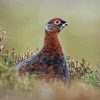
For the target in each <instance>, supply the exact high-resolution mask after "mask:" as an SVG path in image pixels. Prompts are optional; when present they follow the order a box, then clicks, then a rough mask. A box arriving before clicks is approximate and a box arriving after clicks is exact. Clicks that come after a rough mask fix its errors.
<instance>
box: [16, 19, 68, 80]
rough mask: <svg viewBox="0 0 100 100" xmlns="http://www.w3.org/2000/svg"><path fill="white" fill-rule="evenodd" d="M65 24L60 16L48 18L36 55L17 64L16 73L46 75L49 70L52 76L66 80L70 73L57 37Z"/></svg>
mask: <svg viewBox="0 0 100 100" xmlns="http://www.w3.org/2000/svg"><path fill="white" fill-rule="evenodd" d="M67 25H68V23H67V22H66V21H64V20H62V19H60V18H54V19H52V20H50V21H49V22H48V23H47V25H46V27H45V38H44V44H43V47H42V49H41V50H40V51H39V52H38V53H37V54H36V55H34V56H32V57H31V58H28V59H26V60H24V61H22V62H20V63H19V64H17V65H16V70H17V73H19V74H20V73H25V72H26V73H28V74H29V75H31V74H36V73H38V74H39V73H44V74H47V75H48V73H49V71H50V70H51V71H53V73H54V75H53V77H55V78H59V79H61V80H64V82H67V81H68V80H69V79H70V73H69V68H68V64H67V62H66V58H65V56H64V53H63V49H62V45H61V43H60V39H59V32H60V31H61V30H62V29H63V28H64V27H65V26H67Z"/></svg>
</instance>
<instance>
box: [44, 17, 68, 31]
mask: <svg viewBox="0 0 100 100" xmlns="http://www.w3.org/2000/svg"><path fill="white" fill-rule="evenodd" d="M65 26H68V23H67V22H66V21H64V20H62V19H60V18H54V19H52V20H50V21H49V22H48V23H47V25H46V28H45V30H46V31H47V32H49V33H59V32H60V31H61V30H62V29H63V28H64V27H65Z"/></svg>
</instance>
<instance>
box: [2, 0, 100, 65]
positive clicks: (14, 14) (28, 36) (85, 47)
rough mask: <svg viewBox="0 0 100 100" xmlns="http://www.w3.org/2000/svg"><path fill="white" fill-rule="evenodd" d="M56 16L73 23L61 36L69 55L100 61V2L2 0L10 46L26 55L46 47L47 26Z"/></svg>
mask: <svg viewBox="0 0 100 100" xmlns="http://www.w3.org/2000/svg"><path fill="white" fill-rule="evenodd" d="M55 17H59V18H62V19H64V20H67V21H68V22H69V27H67V28H64V30H63V31H61V33H60V38H61V42H62V44H63V47H64V52H65V54H66V55H70V56H73V57H76V58H77V57H78V58H82V57H84V58H86V60H87V61H88V62H90V63H91V64H96V62H97V61H99V60H100V1H99V0H0V28H2V27H3V28H5V30H6V31H7V36H9V37H10V38H9V39H8V43H7V47H6V48H8V49H12V48H13V47H14V48H15V49H16V51H17V52H18V53H23V52H25V51H26V50H27V48H30V49H33V50H36V48H39V49H40V48H41V47H42V45H43V38H44V28H45V25H46V23H47V22H48V21H49V20H50V19H52V18H55Z"/></svg>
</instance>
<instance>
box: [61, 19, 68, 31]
mask: <svg viewBox="0 0 100 100" xmlns="http://www.w3.org/2000/svg"><path fill="white" fill-rule="evenodd" d="M65 26H68V23H67V22H66V21H63V23H62V26H61V28H60V30H62V29H63V28H64V27H65Z"/></svg>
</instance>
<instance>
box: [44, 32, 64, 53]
mask: <svg viewBox="0 0 100 100" xmlns="http://www.w3.org/2000/svg"><path fill="white" fill-rule="evenodd" d="M43 48H46V49H49V50H52V51H53V50H54V51H55V52H56V51H57V52H58V53H59V52H62V51H63V50H62V46H61V43H60V39H59V34H58V33H55V32H52V33H49V32H47V31H46V32H45V38H44V46H43Z"/></svg>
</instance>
